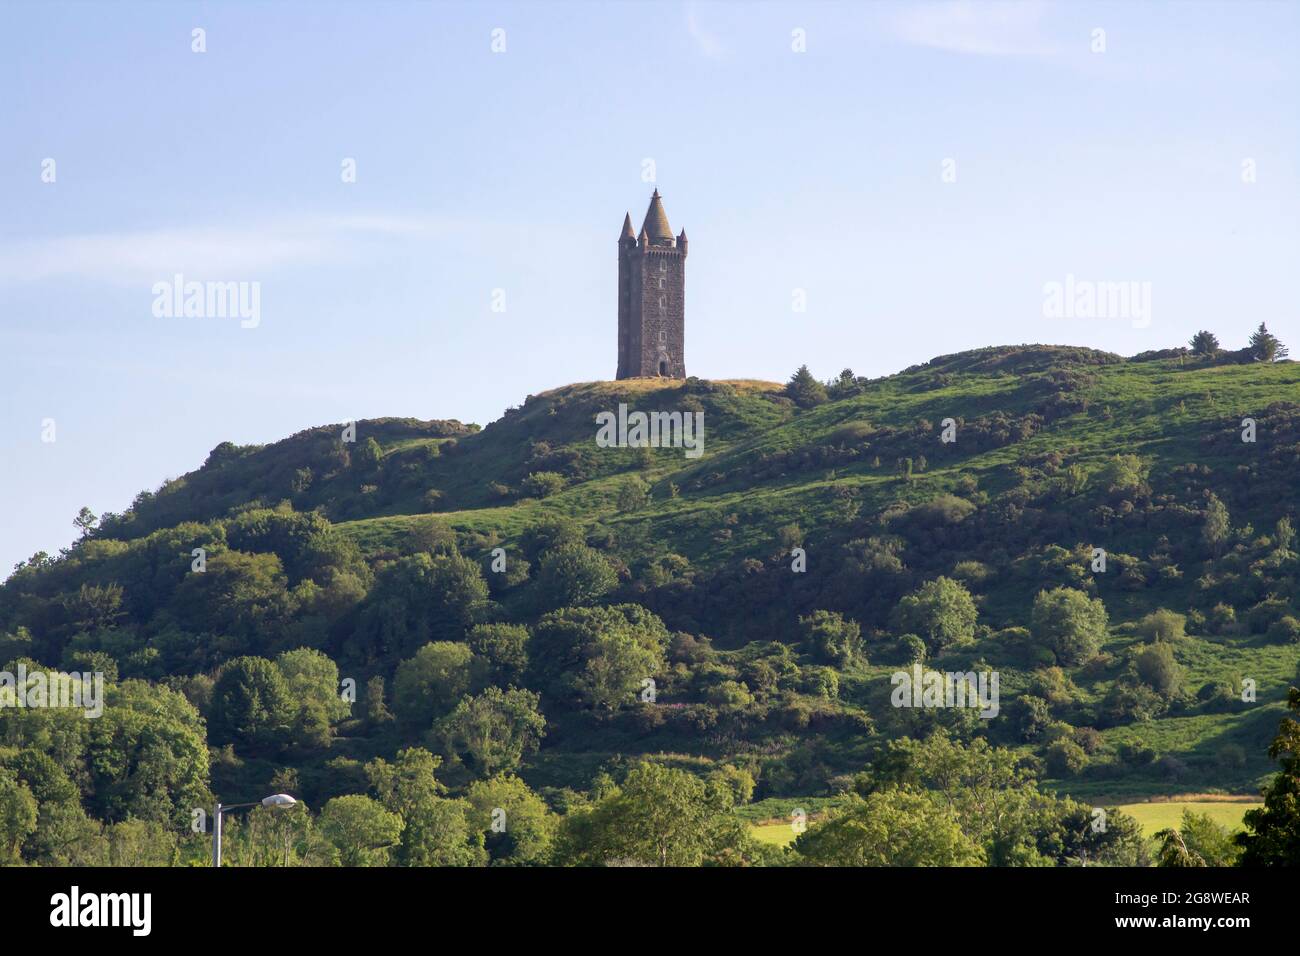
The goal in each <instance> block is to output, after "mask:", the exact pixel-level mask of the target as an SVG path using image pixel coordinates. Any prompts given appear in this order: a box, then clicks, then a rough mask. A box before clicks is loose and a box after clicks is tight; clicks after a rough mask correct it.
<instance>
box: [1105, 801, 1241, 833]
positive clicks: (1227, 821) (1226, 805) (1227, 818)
mask: <svg viewBox="0 0 1300 956" xmlns="http://www.w3.org/2000/svg"><path fill="white" fill-rule="evenodd" d="M1258 806H1261V804H1259V803H1247V802H1245V801H1224V800H1215V801H1208V800H1185V801H1178V800H1170V801H1167V802H1160V803H1126V804H1121V805H1120V807H1119V809H1120V810H1123V811H1124V812H1125V813H1127V814H1129V815H1130V816H1132V817H1133V818H1135V819H1136V820H1137V822H1138V823H1140V824H1141V825H1142V832H1143V833H1145V834H1146V835H1147V836H1152V835H1153V834H1155V833H1157V832H1158V831H1160V830H1164V829H1165V828H1167V827H1174V828H1177V827H1178V826H1179V824H1180V823H1181V822H1182V819H1183V811H1184V810H1191V811H1192V812H1193V813H1205V814H1209V816H1210V819H1212V820H1213V821H1214V822H1215V823H1219V824H1222V825H1223V826H1225V827H1227V828H1228V829H1229V830H1234V831H1235V830H1241V829H1243V827H1242V825H1241V818H1242V815H1243V814H1245V812H1246V811H1247V810H1253V809H1254V808H1255V807H1258Z"/></svg>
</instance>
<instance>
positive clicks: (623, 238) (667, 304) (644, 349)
mask: <svg viewBox="0 0 1300 956" xmlns="http://www.w3.org/2000/svg"><path fill="white" fill-rule="evenodd" d="M656 375H657V376H662V377H663V378H685V377H686V230H685V229H683V230H682V232H681V235H679V236H678V237H677V238H676V239H674V238H673V231H672V229H671V228H669V226H668V216H667V214H666V213H665V212H664V204H663V200H662V199H660V198H659V190H658V189H656V190H655V191H654V195H653V196H651V197H650V208H649V209H647V210H646V214H645V222H644V223H642V225H641V235H640V236H637V235H636V234H635V233H633V232H632V217H631V216H630V215H625V216H624V217H623V231H622V233H621V234H620V235H619V237H618V375H617V377H618V378H640V377H644V376H656Z"/></svg>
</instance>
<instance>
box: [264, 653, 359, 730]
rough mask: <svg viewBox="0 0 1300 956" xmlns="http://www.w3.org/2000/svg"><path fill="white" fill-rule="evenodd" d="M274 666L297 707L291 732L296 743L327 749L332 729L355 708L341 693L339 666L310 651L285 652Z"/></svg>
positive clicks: (276, 660)
mask: <svg viewBox="0 0 1300 956" xmlns="http://www.w3.org/2000/svg"><path fill="white" fill-rule="evenodd" d="M275 664H276V666H277V667H279V668H280V673H282V674H283V675H284V679H285V683H286V685H287V686H288V690H289V694H290V696H291V697H292V699H293V700H294V701H295V702H296V703H297V706H298V716H297V718H296V719H295V721H294V724H293V731H292V737H293V739H294V741H295V742H296V743H299V744H301V745H304V746H327V745H328V744H329V740H330V735H331V729H330V728H331V725H333V724H336V723H338V722H339V721H340V720H342V719H343V718H345V717H347V716H348V715H349V714H351V712H352V706H351V705H350V704H349V703H348V702H347V701H346V700H344V699H343V696H342V693H341V691H340V685H339V669H338V665H337V664H335V663H334V662H333V661H332V660H330V659H329V657H328V656H326V655H325V654H323V653H321V652H320V651H318V650H313V649H312V648H308V647H300V648H298V649H296V650H292V651H285V652H284V653H283V654H281V655H280V656H279V657H277V658H276V659H275Z"/></svg>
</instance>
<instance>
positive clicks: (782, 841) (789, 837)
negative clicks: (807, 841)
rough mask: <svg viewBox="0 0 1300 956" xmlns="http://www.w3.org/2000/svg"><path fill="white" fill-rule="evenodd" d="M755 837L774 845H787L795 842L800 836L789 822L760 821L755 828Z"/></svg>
mask: <svg viewBox="0 0 1300 956" xmlns="http://www.w3.org/2000/svg"><path fill="white" fill-rule="evenodd" d="M753 833H754V838H755V839H756V840H759V841H761V842H763V843H770V844H772V845H773V846H785V845H786V844H788V843H793V842H794V838H795V837H796V836H798V834H797V833H795V832H794V829H793V828H792V827H791V826H790V824H788V823H760V824H758V826H756V827H754V828H753Z"/></svg>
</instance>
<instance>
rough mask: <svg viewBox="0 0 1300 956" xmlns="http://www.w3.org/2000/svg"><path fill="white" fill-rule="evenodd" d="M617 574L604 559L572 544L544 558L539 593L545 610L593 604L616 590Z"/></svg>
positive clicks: (583, 545) (579, 545)
mask: <svg viewBox="0 0 1300 956" xmlns="http://www.w3.org/2000/svg"><path fill="white" fill-rule="evenodd" d="M617 584H618V575H617V574H616V573H615V572H614V569H613V568H612V567H610V564H609V561H607V560H606V559H605V556H604V555H603V554H601V553H600V552H599V551H596V550H595V549H594V548H589V547H587V546H586V545H585V544H571V545H566V546H564V547H561V548H557V549H555V550H553V551H547V552H546V553H545V554H543V555H542V561H541V565H540V567H539V568H538V573H537V591H538V594H539V595H540V597H541V601H540V603H541V604H542V606H544V607H551V608H555V607H572V606H577V605H585V604H594V603H596V601H598V600H600V599H601V598H602V597H604V596H605V595H606V594H608V593H609V592H610V591H612V590H613V589H614V586H615V585H617Z"/></svg>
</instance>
